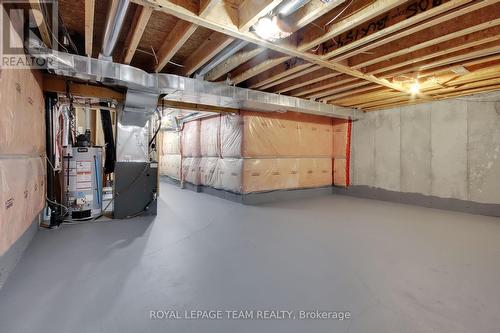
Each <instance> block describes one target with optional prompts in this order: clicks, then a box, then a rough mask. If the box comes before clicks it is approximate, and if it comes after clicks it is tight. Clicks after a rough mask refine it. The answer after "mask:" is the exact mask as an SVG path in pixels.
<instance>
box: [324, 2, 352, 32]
mask: <svg viewBox="0 0 500 333" xmlns="http://www.w3.org/2000/svg"><path fill="white" fill-rule="evenodd" d="M353 2H354V0H351V2H349V4H348V5H347V6H345V7H344V9H342V10H341V11H340V12H339V13H338V14H337V15H335V17H334V18H332V19H331V20H330V21H328V22H327V23H326V24H325V27H324V29H326V27H327V26H329V25H330V24H331V23H332V22H333V21H335V20H336V19H337V18H339V16H340V15H342V14H343V13H344V12H345V11H346V10H347V8H349V7H350V6H351V5H352V3H353Z"/></svg>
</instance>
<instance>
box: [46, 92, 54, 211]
mask: <svg viewBox="0 0 500 333" xmlns="http://www.w3.org/2000/svg"><path fill="white" fill-rule="evenodd" d="M56 103H57V94H55V93H45V150H46V154H47V159H48V161H47V197H48V198H49V199H50V200H52V201H55V199H56V196H55V191H54V179H55V173H54V170H53V168H52V165H54V163H55V158H54V149H53V144H54V138H53V137H52V133H53V132H54V131H53V127H52V125H53V119H52V109H53V107H54V105H55V104H56ZM49 161H50V163H52V165H51V164H50V163H49Z"/></svg>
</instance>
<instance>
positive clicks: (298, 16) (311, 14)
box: [205, 0, 345, 85]
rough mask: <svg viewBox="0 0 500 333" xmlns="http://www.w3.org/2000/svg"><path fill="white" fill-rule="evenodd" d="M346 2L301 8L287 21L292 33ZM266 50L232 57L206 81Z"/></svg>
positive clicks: (316, 1)
mask: <svg viewBox="0 0 500 333" xmlns="http://www.w3.org/2000/svg"><path fill="white" fill-rule="evenodd" d="M344 2H345V0H339V1H331V2H328V3H326V4H325V3H324V2H323V1H321V0H312V1H310V2H309V3H307V4H306V5H305V6H303V7H302V8H300V9H299V10H298V11H297V12H295V13H293V14H292V15H290V17H289V18H287V21H288V22H290V23H291V25H292V31H293V32H296V31H298V30H299V29H301V28H303V27H305V26H306V25H308V24H310V23H312V22H313V21H314V20H316V19H317V18H319V17H321V16H322V15H324V14H326V13H328V12H329V11H331V10H333V9H334V8H335V7H338V6H339V5H340V4H342V3H344ZM264 50H265V49H264V48H259V49H254V50H253V52H252V53H250V52H246V53H245V52H243V51H241V52H240V53H241V54H236V55H234V56H232V57H230V58H229V59H228V60H226V61H225V62H224V63H222V64H220V65H219V66H217V67H216V68H214V69H213V70H212V71H211V72H209V73H208V74H207V75H206V76H205V79H206V80H209V81H213V80H215V79H218V78H220V77H221V76H223V75H224V74H226V73H229V72H230V71H231V70H233V69H235V68H236V67H238V66H239V65H241V64H243V63H245V62H247V61H249V60H250V59H251V58H252V57H251V56H252V55H253V57H256V56H257V55H259V54H261V53H262V52H263V51H264ZM226 64H227V65H226ZM309 66H311V65H309ZM212 72H213V73H212ZM290 74H292V73H290ZM264 84H266V83H263V84H262V85H264Z"/></svg>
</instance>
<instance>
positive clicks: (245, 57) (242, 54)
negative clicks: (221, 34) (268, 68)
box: [205, 47, 266, 81]
mask: <svg viewBox="0 0 500 333" xmlns="http://www.w3.org/2000/svg"><path fill="white" fill-rule="evenodd" d="M265 50H266V49H265V48H261V47H257V48H253V49H243V50H241V51H239V52H237V53H236V54H235V55H233V56H232V57H229V58H228V59H226V60H224V61H223V62H221V63H220V64H218V65H217V66H216V67H215V68H214V69H212V70H211V71H210V72H208V73H207V75H205V80H207V81H215V80H217V79H219V78H220V77H222V76H223V75H224V74H226V73H229V72H230V71H232V70H233V69H235V68H236V67H238V66H239V65H241V64H244V63H245V62H247V61H249V60H250V59H252V58H254V57H255V56H257V55H259V54H261V53H262V52H264V51H265Z"/></svg>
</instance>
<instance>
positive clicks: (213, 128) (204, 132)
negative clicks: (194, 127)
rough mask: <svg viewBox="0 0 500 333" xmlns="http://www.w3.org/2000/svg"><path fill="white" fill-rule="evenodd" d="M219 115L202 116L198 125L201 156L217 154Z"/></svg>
mask: <svg viewBox="0 0 500 333" xmlns="http://www.w3.org/2000/svg"><path fill="white" fill-rule="evenodd" d="M220 121H221V119H220V116H215V117H210V118H203V119H202V120H201V126H200V154H201V156H203V157H218V156H219V132H220V130H219V129H220Z"/></svg>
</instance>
